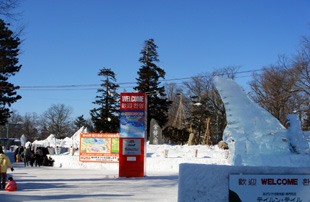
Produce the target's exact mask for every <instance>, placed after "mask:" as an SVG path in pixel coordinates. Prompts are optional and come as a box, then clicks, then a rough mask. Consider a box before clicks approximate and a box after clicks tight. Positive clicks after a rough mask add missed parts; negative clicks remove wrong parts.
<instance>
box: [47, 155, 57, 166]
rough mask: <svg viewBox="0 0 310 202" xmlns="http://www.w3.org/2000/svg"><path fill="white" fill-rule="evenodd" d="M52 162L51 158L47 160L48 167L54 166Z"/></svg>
mask: <svg viewBox="0 0 310 202" xmlns="http://www.w3.org/2000/svg"><path fill="white" fill-rule="evenodd" d="M54 162H55V160H54V159H52V157H49V158H48V166H54Z"/></svg>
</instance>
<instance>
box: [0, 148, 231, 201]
mask: <svg viewBox="0 0 310 202" xmlns="http://www.w3.org/2000/svg"><path fill="white" fill-rule="evenodd" d="M147 149H148V151H147V160H146V166H147V169H146V175H147V176H146V177H143V178H118V164H117V163H113V164H106V163H82V162H79V161H78V154H77V153H76V155H74V156H72V155H70V154H69V153H66V154H64V155H53V156H52V158H54V159H55V160H56V162H55V166H54V167H40V168H39V167H37V168H36V167H24V166H23V164H22V163H14V164H13V166H14V167H15V171H14V172H11V171H8V174H9V175H12V176H13V178H14V179H15V180H16V182H17V183H18V191H16V192H7V191H4V190H0V201H1V202H6V201H13V202H14V201H27V202H28V201H92V202H93V201H160V202H164V201H167V202H168V201H169V202H170V201H177V197H178V172H179V164H180V163H199V164H217V165H219V166H220V165H228V161H227V159H226V158H225V151H224V150H221V149H219V148H218V147H217V146H214V147H209V146H202V145H198V146H186V145H185V146H178V145H176V146H172V145H166V144H164V145H158V146H157V145H148V148H147ZM164 149H167V150H168V158H164V156H163V150H164ZM196 149H198V156H197V157H195V150H196ZM60 165H61V167H60ZM208 172H215V173H216V171H208ZM189 183H191V182H189Z"/></svg>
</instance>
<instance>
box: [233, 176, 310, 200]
mask: <svg viewBox="0 0 310 202" xmlns="http://www.w3.org/2000/svg"><path fill="white" fill-rule="evenodd" d="M229 201H230V202H238V201H243V202H248V201H256V202H264V201H266V202H269V201H279V202H280V201H283V202H287V201H290V202H308V201H310V175H240V174H236V175H229Z"/></svg>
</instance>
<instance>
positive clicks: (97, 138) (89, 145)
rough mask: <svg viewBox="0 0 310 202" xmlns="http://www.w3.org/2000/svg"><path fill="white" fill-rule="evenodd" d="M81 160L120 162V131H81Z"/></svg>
mask: <svg viewBox="0 0 310 202" xmlns="http://www.w3.org/2000/svg"><path fill="white" fill-rule="evenodd" d="M79 160H80V161H85V162H106V163H118V160H119V133H81V135H80V156H79Z"/></svg>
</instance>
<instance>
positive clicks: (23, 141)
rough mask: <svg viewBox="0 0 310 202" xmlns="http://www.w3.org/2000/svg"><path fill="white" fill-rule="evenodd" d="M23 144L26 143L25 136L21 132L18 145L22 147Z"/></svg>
mask: <svg viewBox="0 0 310 202" xmlns="http://www.w3.org/2000/svg"><path fill="white" fill-rule="evenodd" d="M25 144H26V136H25V135H24V134H23V135H22V136H21V137H20V145H21V146H23V147H24V146H25Z"/></svg>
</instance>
